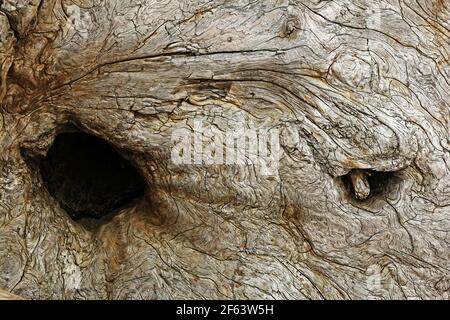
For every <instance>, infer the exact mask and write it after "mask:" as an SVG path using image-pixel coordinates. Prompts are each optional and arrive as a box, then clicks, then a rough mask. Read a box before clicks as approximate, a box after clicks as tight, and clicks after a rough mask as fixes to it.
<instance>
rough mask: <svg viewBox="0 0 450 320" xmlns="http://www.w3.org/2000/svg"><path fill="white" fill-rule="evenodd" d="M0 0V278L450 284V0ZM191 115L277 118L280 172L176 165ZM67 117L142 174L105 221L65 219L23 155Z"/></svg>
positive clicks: (59, 285) (297, 290)
mask: <svg viewBox="0 0 450 320" xmlns="http://www.w3.org/2000/svg"><path fill="white" fill-rule="evenodd" d="M0 3H1V5H0V65H1V70H0V103H1V104H0V115H1V117H0V287H2V288H5V289H6V290H8V291H10V292H12V293H14V294H18V295H20V296H23V297H25V298H32V299H42V298H54V299H59V298H63V299H86V298H109V299H117V298H127V299H133V298H135V299H142V298H144V299H162V298H169V299H173V298H189V299H190V298H220V299H223V298H225V299H227V298H239V299H245V298H258V299H282V298H287V299H360V298H383V299H390V298H396V299H409V298H422V299H432V298H433V299H448V298H449V290H450V276H449V274H450V250H449V242H450V237H449V231H450V124H449V121H450V103H449V98H448V97H449V95H448V93H449V92H450V83H449V77H450V65H449V50H450V41H449V36H450V25H449V20H450V8H449V7H450V6H449V5H450V3H449V1H448V0H414V1H413V0H400V1H393V0H392V1H391V0H376V1H369V0H354V1H347V0H337V1H319V0H304V1H303V0H302V1H300V0H296V1H294V0H291V1H285V0H261V1H245V0H238V1H224V0H223V1H221V0H214V1H202V0H198V1H190V0H177V1H171V0H167V1H158V0H149V1H134V0H133V1H131V0H130V1H124V0H89V1H88V0H75V1H72V0H71V1H66V0H61V1H56V0H28V1H27V0H3V1H0ZM194 120H202V121H203V125H204V126H205V127H212V128H216V129H217V130H219V131H220V132H223V133H229V132H239V128H240V126H241V125H245V126H247V127H248V128H252V129H255V130H256V129H257V130H260V131H261V132H279V140H280V146H281V152H282V153H281V158H280V159H279V168H278V174H277V175H261V174H259V173H258V171H257V170H256V169H255V168H256V167H257V166H256V165H255V164H243V165H227V164H221V165H209V164H207V163H204V162H203V163H198V164H195V165H188V164H176V163H174V162H173V155H172V151H173V147H174V144H175V142H174V139H173V137H174V134H176V133H177V132H180V130H182V129H185V130H187V132H188V131H190V130H192V128H194V129H195V123H194ZM68 127H71V128H72V127H76V128H78V129H79V130H82V131H84V132H87V133H90V134H93V135H96V136H98V137H101V138H103V139H105V140H107V141H109V142H110V143H111V144H112V145H114V146H115V147H116V148H117V149H118V150H120V151H121V153H122V154H123V155H124V156H125V157H126V158H127V159H129V160H130V161H131V162H132V163H133V164H134V165H135V166H136V167H137V168H138V169H139V170H140V172H141V173H142V175H143V177H144V178H145V180H146V182H147V184H148V188H147V191H146V196H145V197H143V198H142V199H140V201H137V202H136V203H134V204H133V205H132V206H129V207H127V208H124V209H123V210H122V211H121V212H120V213H119V214H118V215H116V216H114V217H113V218H112V219H111V220H108V221H106V222H105V223H103V224H102V225H101V226H100V227H98V228H94V229H89V228H85V227H84V226H83V225H82V224H80V223H79V222H76V221H73V220H71V219H70V217H69V215H68V214H67V213H66V212H65V211H64V210H63V209H61V207H60V205H59V204H58V202H57V201H56V200H55V199H54V198H53V197H52V196H51V195H50V194H49V192H48V191H47V190H46V188H45V187H44V185H43V181H42V177H41V175H40V172H39V166H38V164H37V163H36V159H39V157H42V156H45V155H46V153H47V151H48V149H49V148H50V146H51V145H52V142H53V141H54V139H55V137H56V135H57V134H58V133H59V132H62V131H65V130H67V128H68ZM276 130H277V131H276ZM213 144H220V145H221V144H222V143H221V142H218V141H214V143H213ZM86 156H89V155H86Z"/></svg>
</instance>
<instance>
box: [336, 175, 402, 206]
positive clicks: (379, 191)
mask: <svg viewBox="0 0 450 320" xmlns="http://www.w3.org/2000/svg"><path fill="white" fill-rule="evenodd" d="M368 171H369V173H370V175H369V176H368V177H367V180H368V182H369V186H370V194H369V197H368V199H370V198H374V197H382V196H383V195H386V194H387V193H388V192H389V190H390V188H391V187H392V185H393V184H396V183H397V182H398V178H397V177H396V174H395V172H383V171H375V170H368ZM342 181H343V182H344V185H345V188H346V190H347V192H348V193H349V194H350V195H351V197H352V198H354V199H355V200H357V199H356V197H355V191H354V189H353V186H352V183H351V180H350V177H349V175H348V174H347V175H345V176H342ZM365 200H367V199H365ZM365 200H358V201H365Z"/></svg>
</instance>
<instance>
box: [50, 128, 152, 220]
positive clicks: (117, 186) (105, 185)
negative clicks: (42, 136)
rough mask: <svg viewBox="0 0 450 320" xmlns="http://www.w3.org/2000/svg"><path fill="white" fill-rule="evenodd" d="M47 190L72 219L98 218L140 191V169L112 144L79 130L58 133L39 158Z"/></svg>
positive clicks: (141, 193)
mask: <svg viewBox="0 0 450 320" xmlns="http://www.w3.org/2000/svg"><path fill="white" fill-rule="evenodd" d="M41 173H42V178H43V181H44V184H45V186H46V188H47V190H48V191H49V192H50V194H51V195H52V196H53V197H54V198H55V199H56V200H57V201H58V202H59V204H60V205H61V207H62V208H63V209H64V210H66V211H67V213H68V214H69V215H70V217H71V218H72V219H73V220H79V219H82V218H91V219H100V218H102V217H104V216H106V215H108V214H110V213H112V212H114V211H116V210H118V209H120V208H123V207H125V206H126V205H127V204H129V203H131V202H132V201H133V200H134V199H136V198H138V197H141V196H143V195H144V192H145V188H146V183H145V180H144V179H143V177H142V176H141V175H140V173H139V172H138V171H137V170H136V168H135V167H133V165H132V164H131V163H130V162H129V161H128V160H126V159H125V158H124V157H123V156H122V155H121V154H120V153H119V152H118V151H117V150H116V149H115V148H114V147H113V146H112V145H110V144H109V143H108V142H106V141H105V140H103V139H100V138H98V137H95V136H93V135H90V134H86V133H82V132H70V133H61V134H59V135H58V136H57V137H56V139H55V141H54V143H53V145H52V146H51V147H50V149H49V150H48V153H47V156H46V158H45V159H44V161H43V162H42V165H41Z"/></svg>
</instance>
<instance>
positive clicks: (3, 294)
mask: <svg viewBox="0 0 450 320" xmlns="http://www.w3.org/2000/svg"><path fill="white" fill-rule="evenodd" d="M0 300H23V298H22V297H19V296H16V295H15V294H12V293H10V292H8V291H5V290H2V289H0Z"/></svg>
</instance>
